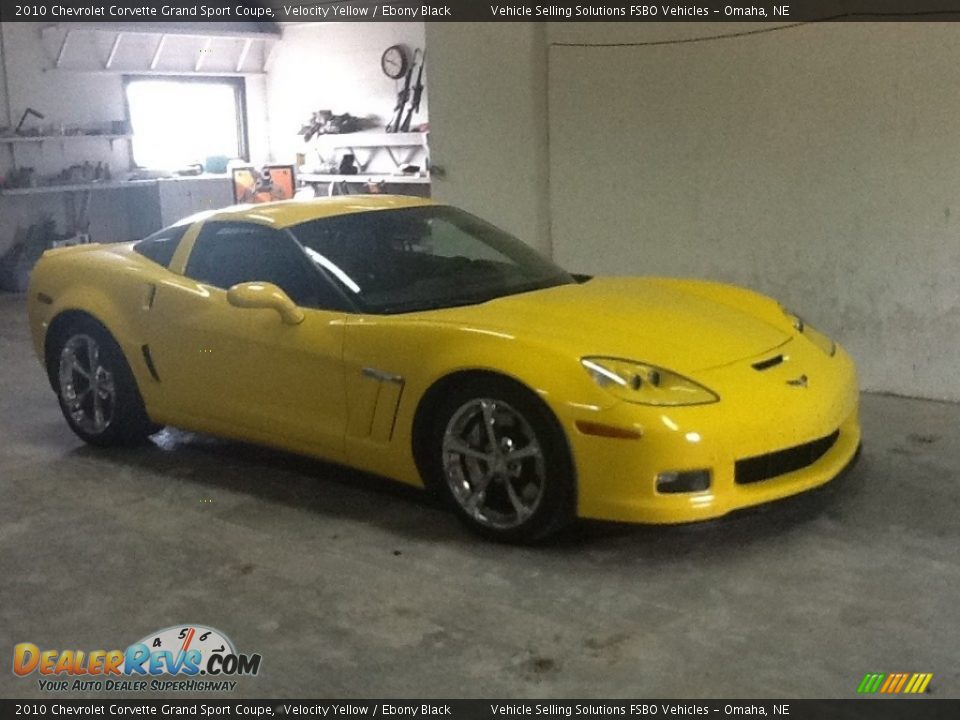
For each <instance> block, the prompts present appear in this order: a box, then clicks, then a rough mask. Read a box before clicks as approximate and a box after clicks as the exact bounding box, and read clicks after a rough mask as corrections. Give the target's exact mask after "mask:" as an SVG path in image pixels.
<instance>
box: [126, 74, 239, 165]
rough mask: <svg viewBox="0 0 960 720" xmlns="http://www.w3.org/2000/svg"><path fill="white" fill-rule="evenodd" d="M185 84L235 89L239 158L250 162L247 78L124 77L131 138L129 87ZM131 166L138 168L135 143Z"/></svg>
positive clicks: (189, 76) (204, 76)
mask: <svg viewBox="0 0 960 720" xmlns="http://www.w3.org/2000/svg"><path fill="white" fill-rule="evenodd" d="M144 81H153V82H185V83H203V84H205V85H213V84H215V85H226V86H229V87H232V88H233V97H234V102H235V104H236V115H237V142H238V143H239V147H238V148H237V151H238V155H237V157H239V158H241V159H242V160H244V161H246V162H250V138H249V136H248V132H247V130H248V128H247V126H248V122H247V82H246V78H242V77H229V76H225V75H176V74H174V75H139V74H136V73H132V74H128V75H124V76H123V112H124V115H125V116H126V119H127V127H128V128H129V129H130V133H131V138H132V137H133V132H134V131H133V120H132V117H131V115H130V96H129V94H128V93H127V88H128V86H129V85H130V84H131V83H133V82H144ZM130 165H131V167H137V163H136V158H135V157H134V153H133V143H132V141H131V143H130Z"/></svg>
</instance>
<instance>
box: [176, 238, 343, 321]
mask: <svg viewBox="0 0 960 720" xmlns="http://www.w3.org/2000/svg"><path fill="white" fill-rule="evenodd" d="M185 274H186V276H187V277H189V278H192V279H193V280H196V281H197V282H201V283H204V284H206V285H213V286H214V287H218V288H221V289H223V290H228V289H229V288H231V287H232V286H234V285H237V284H238V283H244V282H256V281H260V282H269V283H273V284H274V285H276V286H277V287H279V288H280V289H281V290H283V291H284V292H285V293H286V294H287V295H289V296H290V299H291V300H293V301H294V302H295V303H297V305H303V306H306V307H317V306H318V305H320V304H321V303H320V301H321V297H320V296H321V293H322V290H323V288H322V280H321V278H320V277H319V275H318V274H317V272H316V271H315V270H313V268H312V267H311V266H310V263H309V261H308V260H307V258H306V256H305V255H304V254H303V251H302V250H301V249H300V248H299V247H298V246H297V245H296V243H295V242H294V241H293V240H291V239H290V238H289V237H287V236H285V235H282V234H281V233H278V232H276V231H274V230H271V229H270V228H266V227H262V226H259V225H255V224H253V223H218V222H210V223H207V224H206V225H205V226H204V227H203V229H202V230H201V231H200V235H199V237H197V240H196V243H195V244H194V246H193V250H192V251H191V253H190V259H189V260H188V261H187V268H186V272H185ZM322 294H323V295H326V294H327V293H322ZM323 306H325V307H326V306H329V305H327V304H324V305H323Z"/></svg>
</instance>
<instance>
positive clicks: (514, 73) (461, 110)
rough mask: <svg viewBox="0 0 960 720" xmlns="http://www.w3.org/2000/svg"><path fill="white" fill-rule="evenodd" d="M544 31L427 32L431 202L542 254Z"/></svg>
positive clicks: (545, 232)
mask: <svg viewBox="0 0 960 720" xmlns="http://www.w3.org/2000/svg"><path fill="white" fill-rule="evenodd" d="M545 33H546V30H545V26H543V25H536V24H532V23H499V24H498V23H427V49H428V52H429V54H430V58H431V59H432V64H431V75H430V81H431V89H432V93H433V105H432V108H433V112H432V116H431V121H430V127H431V132H430V150H431V156H432V160H433V163H434V166H439V167H440V168H441V169H442V170H443V171H445V173H444V174H443V175H440V174H438V173H435V174H434V177H433V196H434V197H435V198H437V199H438V200H441V201H444V202H449V203H452V204H455V205H459V206H461V207H463V208H465V209H467V210H471V211H473V212H476V213H477V214H479V215H482V216H483V217H485V218H487V219H488V220H490V221H491V222H494V223H496V224H497V225H500V226H501V227H503V228H504V229H506V230H508V231H510V232H512V233H513V234H514V235H516V236H517V237H519V238H521V239H523V240H524V241H526V242H527V243H529V244H530V245H533V246H534V247H537V248H539V249H540V250H542V251H544V252H547V253H549V251H550V232H549V209H548V197H549V187H548V181H549V178H548V174H547V168H548V154H547V114H546V111H547V104H546V97H547V96H546V87H547V73H546V58H547V56H546V45H545Z"/></svg>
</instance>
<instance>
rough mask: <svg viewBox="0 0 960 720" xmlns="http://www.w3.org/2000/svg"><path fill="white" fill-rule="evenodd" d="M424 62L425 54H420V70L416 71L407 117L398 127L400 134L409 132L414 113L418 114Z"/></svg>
mask: <svg viewBox="0 0 960 720" xmlns="http://www.w3.org/2000/svg"><path fill="white" fill-rule="evenodd" d="M426 62H427V54H426V52H422V53H420V69H419V70H417V84H416V85H414V86H413V99H412V100H411V101H410V108H409V110H407V116H406V117H405V118H404V119H403V123H401V125H400V132H410V120H411V119H412V118H413V114H414V113H417V112H420V100H421V98H422V97H423V66H424V65H425V64H426Z"/></svg>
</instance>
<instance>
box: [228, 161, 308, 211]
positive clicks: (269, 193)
mask: <svg viewBox="0 0 960 720" xmlns="http://www.w3.org/2000/svg"><path fill="white" fill-rule="evenodd" d="M293 173H294V170H293V165H264V166H263V167H262V168H260V169H259V170H258V169H257V168H254V167H241V168H234V169H233V199H234V202H237V203H241V204H244V203H265V202H273V201H274V200H290V199H292V198H293V195H294V193H295V192H296V189H297V186H296V182H295V179H294V174H293Z"/></svg>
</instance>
